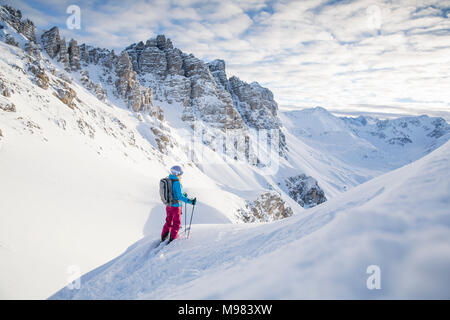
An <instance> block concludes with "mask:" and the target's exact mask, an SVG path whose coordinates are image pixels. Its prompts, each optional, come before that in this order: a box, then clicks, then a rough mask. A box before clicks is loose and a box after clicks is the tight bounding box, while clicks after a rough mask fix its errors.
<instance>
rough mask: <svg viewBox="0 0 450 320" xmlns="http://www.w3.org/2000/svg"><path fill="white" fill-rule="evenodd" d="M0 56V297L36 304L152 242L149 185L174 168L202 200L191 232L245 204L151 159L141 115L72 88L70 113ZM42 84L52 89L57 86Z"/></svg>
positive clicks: (5, 53) (6, 54) (153, 204)
mask: <svg viewBox="0 0 450 320" xmlns="http://www.w3.org/2000/svg"><path fill="white" fill-rule="evenodd" d="M0 56H1V59H0V77H1V78H2V80H3V83H4V84H5V85H6V87H8V88H9V89H10V92H11V96H10V97H3V96H0V99H1V101H0V102H2V103H8V104H9V103H13V104H14V105H15V108H16V111H15V112H5V111H3V110H0V129H1V130H2V135H3V137H1V138H0V139H1V141H0V143H1V144H0V180H1V181H2V183H0V195H1V201H0V261H1V263H0V271H1V272H0V283H1V286H0V297H2V298H45V297H47V296H48V295H49V294H51V292H54V291H55V290H56V289H57V288H59V287H61V286H64V285H65V283H66V281H67V277H68V274H67V268H68V267H69V266H71V265H76V266H78V267H79V268H80V269H81V271H82V272H86V271H88V270H91V269H93V268H94V267H96V266H98V265H100V264H102V263H104V262H106V261H108V260H109V259H111V258H113V257H114V256H116V255H117V254H119V253H120V252H122V251H123V250H124V249H125V248H126V247H127V246H128V245H129V244H130V243H132V242H134V241H136V240H138V239H139V238H141V237H142V236H143V235H149V234H156V233H159V232H160V228H161V225H162V221H164V215H165V213H164V208H163V206H162V205H161V201H160V199H159V193H158V190H157V187H158V181H159V179H160V178H161V177H163V176H166V175H167V170H168V169H167V168H169V167H170V166H171V165H173V164H174V163H184V164H185V165H186V175H185V177H184V182H185V185H186V186H188V188H186V191H187V192H188V193H189V194H195V195H196V196H197V197H199V198H201V199H202V201H201V204H199V208H198V212H197V215H196V222H197V223H230V222H234V221H235V214H236V210H237V209H238V208H240V207H242V206H243V203H244V200H243V199H242V198H240V197H238V196H236V195H234V194H232V193H230V192H227V191H225V190H222V189H221V188H220V187H218V186H217V184H216V183H215V182H214V181H213V180H212V179H210V178H208V177H207V176H205V175H204V174H202V173H201V171H200V170H198V169H197V168H196V167H195V166H192V164H189V163H188V162H187V157H186V156H184V157H183V153H182V152H181V151H178V153H177V154H176V155H177V157H176V158H175V157H168V156H165V155H163V154H161V153H160V152H159V151H157V150H156V149H155V148H154V146H153V145H152V141H151V140H150V138H151V134H150V133H149V127H148V126H149V123H151V119H148V116H146V115H144V116H143V121H139V120H138V118H137V115H136V114H134V113H133V112H130V111H129V110H127V109H123V108H121V107H120V106H115V105H108V104H105V103H103V102H101V101H99V100H98V99H97V98H96V97H95V96H93V95H92V94H91V93H90V92H88V91H86V90H85V89H84V88H83V87H81V86H80V85H79V84H78V83H77V82H76V81H72V83H71V87H72V88H73V90H74V91H75V92H76V94H77V99H79V101H80V102H78V101H77V102H76V105H77V107H76V108H75V109H74V110H72V109H70V108H69V107H68V106H67V105H65V104H64V103H62V102H61V101H60V100H59V99H58V98H56V97H55V96H54V95H53V92H54V91H53V90H51V88H49V89H47V90H43V89H42V88H39V87H38V86H36V84H35V83H34V82H33V80H32V79H31V78H30V75H29V73H27V72H26V71H25V70H26V65H25V62H26V59H25V54H24V53H23V51H22V50H20V49H19V48H16V47H12V46H9V45H6V44H4V43H2V42H0ZM56 70H57V72H55V74H56V75H58V74H64V71H63V70H60V69H58V67H57V66H56ZM48 75H49V77H50V83H51V84H52V83H57V81H58V80H60V79H59V78H58V77H57V76H55V75H52V74H51V73H48ZM66 77H67V76H66ZM146 132H147V133H146ZM215 206H218V207H220V208H221V210H220V211H219V210H216V209H214V208H213V207H215Z"/></svg>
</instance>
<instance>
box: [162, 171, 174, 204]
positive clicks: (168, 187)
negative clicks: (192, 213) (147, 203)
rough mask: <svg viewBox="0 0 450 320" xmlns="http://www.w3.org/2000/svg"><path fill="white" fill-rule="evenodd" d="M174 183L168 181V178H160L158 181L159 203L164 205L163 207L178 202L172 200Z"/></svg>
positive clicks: (172, 180) (170, 180) (171, 180)
mask: <svg viewBox="0 0 450 320" xmlns="http://www.w3.org/2000/svg"><path fill="white" fill-rule="evenodd" d="M174 181H176V180H174V179H170V178H168V177H167V178H162V179H161V180H159V195H160V197H161V201H162V202H163V203H164V204H165V205H171V204H175V203H177V202H178V201H177V200H175V199H174V197H173V189H172V186H173V182H174Z"/></svg>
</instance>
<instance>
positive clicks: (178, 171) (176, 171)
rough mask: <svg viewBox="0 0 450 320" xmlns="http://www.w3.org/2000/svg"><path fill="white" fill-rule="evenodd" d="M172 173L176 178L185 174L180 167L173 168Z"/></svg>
mask: <svg viewBox="0 0 450 320" xmlns="http://www.w3.org/2000/svg"><path fill="white" fill-rule="evenodd" d="M170 173H171V174H173V175H174V176H181V175H182V174H183V169H181V167H180V166H173V167H172V168H170Z"/></svg>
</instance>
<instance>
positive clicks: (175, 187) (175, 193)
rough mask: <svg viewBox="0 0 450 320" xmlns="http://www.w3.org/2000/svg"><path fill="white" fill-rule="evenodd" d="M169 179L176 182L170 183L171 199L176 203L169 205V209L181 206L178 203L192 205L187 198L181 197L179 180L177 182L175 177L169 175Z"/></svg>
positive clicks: (181, 190)
mask: <svg viewBox="0 0 450 320" xmlns="http://www.w3.org/2000/svg"><path fill="white" fill-rule="evenodd" d="M169 178H170V179H172V180H176V181H173V183H172V192H173V197H174V199H175V200H178V202H177V203H175V204H172V205H170V206H171V207H179V206H181V203H180V201H183V202H186V203H192V201H191V200H190V199H189V198H186V197H185V196H183V187H182V186H181V182H180V180H178V177H177V176H174V175H173V174H169Z"/></svg>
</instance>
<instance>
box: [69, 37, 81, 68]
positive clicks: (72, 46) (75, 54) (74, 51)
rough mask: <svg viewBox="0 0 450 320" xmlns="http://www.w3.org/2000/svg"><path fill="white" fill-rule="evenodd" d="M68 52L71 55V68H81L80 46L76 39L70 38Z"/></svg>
mask: <svg viewBox="0 0 450 320" xmlns="http://www.w3.org/2000/svg"><path fill="white" fill-rule="evenodd" d="M67 53H68V55H69V65H70V70H72V71H78V70H80V68H81V67H80V47H79V46H78V45H77V42H76V41H75V40H73V39H72V40H70V42H69V48H68V50H67Z"/></svg>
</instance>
